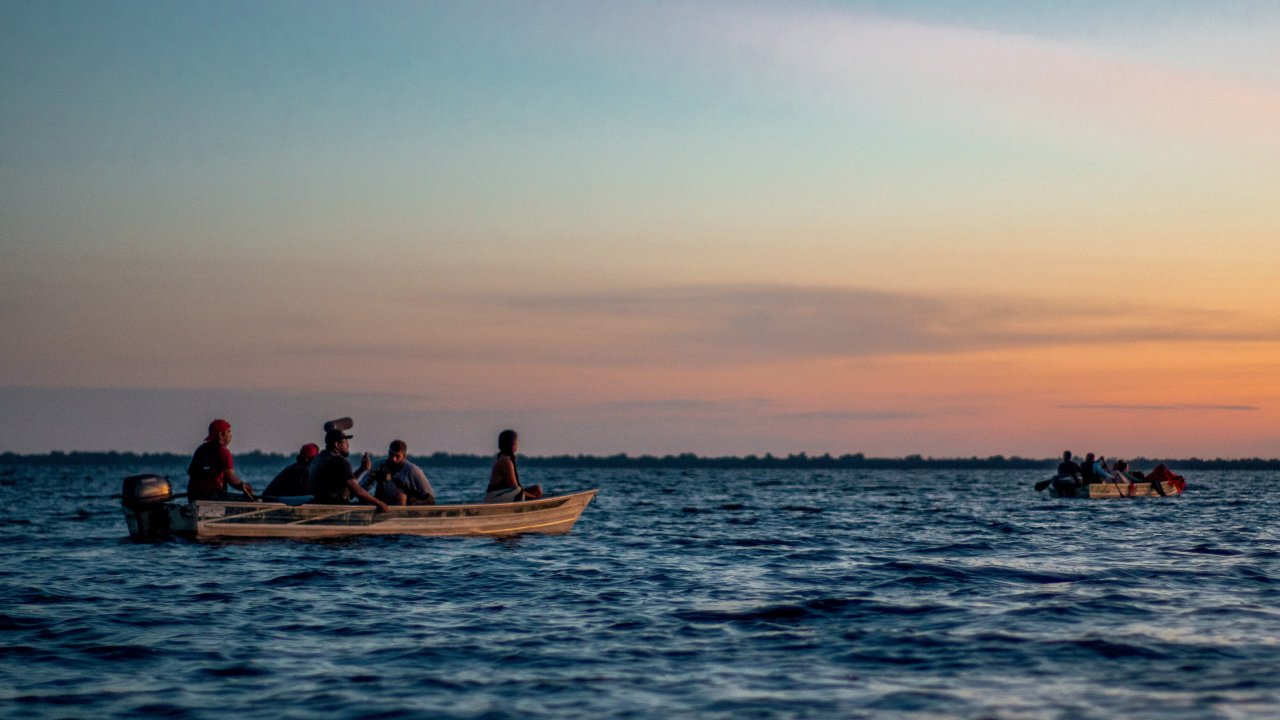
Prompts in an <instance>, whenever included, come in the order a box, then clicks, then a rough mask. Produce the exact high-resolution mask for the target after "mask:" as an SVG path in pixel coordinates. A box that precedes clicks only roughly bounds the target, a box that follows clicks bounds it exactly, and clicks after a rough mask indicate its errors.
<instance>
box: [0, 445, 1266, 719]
mask: <svg viewBox="0 0 1280 720" xmlns="http://www.w3.org/2000/svg"><path fill="white" fill-rule="evenodd" d="M142 470H148V471H155V470H158V471H162V472H167V473H173V474H174V475H175V476H176V475H177V471H178V468H154V467H146V468H143V467H133V466H129V467H110V468H87V469H86V468H57V467H44V468H31V467H23V466H3V465H0V508H3V509H2V510H0V541H2V543H3V548H4V551H3V554H2V555H0V715H3V716H5V717H10V718H23V717H33V718H53V717H76V718H83V717H118V718H124V717H137V716H140V715H144V714H145V715H152V716H157V717H172V718H226V717H243V718H277V717H283V718H311V717H333V718H400V717H405V718H409V717H414V718H417V717H435V718H450V717H458V718H472V717H484V718H507V717H511V718H514V717H544V718H566V717H569V718H573V717H584V718H586V717H591V718H594V717H641V718H655V717H657V718H660V717H671V716H679V717H700V718H742V717H747V718H752V717H760V718H775V717H777V718H806V717H820V718H827V717H853V718H857V717H875V718H881V717H888V718H895V717H901V718H1117V717H1129V718H1144V717H1150V718H1157V717H1158V718H1196V719H1201V718H1250V717H1257V718H1270V717H1276V716H1277V715H1280V676H1277V674H1276V672H1275V669H1276V668H1277V667H1280V533H1277V531H1276V530H1275V528H1274V518H1275V517H1277V515H1278V513H1277V510H1278V509H1280V508H1277V504H1278V503H1277V501H1276V500H1275V499H1274V498H1275V495H1274V494H1273V492H1272V491H1273V490H1274V489H1275V488H1276V481H1277V480H1278V479H1280V478H1277V477H1276V476H1274V475H1269V474H1250V473H1216V474H1214V473H1201V474H1188V478H1187V479H1188V482H1189V483H1190V489H1189V491H1188V493H1187V494H1186V495H1185V496H1183V497H1181V498H1175V499H1168V500H1116V501H1080V500H1054V499H1050V498H1049V497H1047V496H1046V495H1044V494H1043V493H1041V494H1037V493H1035V492H1034V491H1033V490H1032V489H1031V485H1032V483H1033V482H1034V481H1035V480H1038V479H1040V476H1039V475H1037V474H1026V473H1013V472H1008V473H956V472H946V473H923V472H921V473H915V472H887V471H886V472H791V471H778V472H763V471H762V472H711V471H696V472H679V471H667V472H653V471H643V472H642V471H612V472H590V473H587V472H582V471H577V470H574V471H568V470H541V471H539V472H537V473H532V471H531V472H530V473H526V474H528V475H529V477H528V478H527V480H530V481H536V482H542V483H543V484H544V485H546V486H549V487H550V489H552V490H560V491H568V490H577V489H583V488H588V487H599V488H600V489H601V492H600V495H599V497H598V498H597V499H596V501H595V502H594V503H593V504H592V505H591V506H590V507H589V508H587V511H586V513H585V514H584V515H583V517H582V519H581V520H580V521H579V523H578V525H577V526H576V527H575V528H574V530H573V532H572V533H571V534H569V535H565V536H558V537H556V536H549V537H543V536H528V537H523V538H519V539H514V540H493V539H471V538H443V539H441V538H436V539H432V538H414V537H396V538H387V537H381V538H365V539H358V540H347V541H341V542H289V541H259V542H250V543H236V544H201V543H193V542H184V541H172V542H164V543H158V544H144V545H136V544H133V543H131V542H129V541H128V540H127V536H126V531H125V526H124V521H123V518H122V517H121V513H120V510H119V507H118V505H117V503H116V500H115V499H114V498H113V497H112V496H113V494H114V493H116V492H117V491H118V487H119V482H120V479H121V478H122V477H123V476H125V475H127V474H131V473H134V472H138V471H142ZM427 470H428V473H429V475H430V476H431V479H432V481H433V483H434V484H435V486H436V489H437V490H438V491H439V492H440V494H441V496H442V498H443V499H445V500H449V499H456V500H463V499H465V500H473V499H475V498H476V496H477V495H478V492H479V489H480V487H481V486H482V484H483V481H484V475H485V473H484V471H483V470H481V471H465V472H464V471H461V470H439V469H432V468H429V467H428V468H427ZM270 474H271V472H269V471H268V470H266V469H264V470H263V471H261V473H256V474H255V473H253V472H252V471H249V472H247V473H246V476H247V477H248V479H249V480H251V481H253V482H254V483H255V484H256V485H257V486H259V487H262V486H264V485H265V481H266V480H267V479H268V478H269V475H270ZM534 474H536V475H538V477H533V475H534ZM179 489H181V488H179ZM51 498H59V500H58V501H57V502H49V499H51Z"/></svg>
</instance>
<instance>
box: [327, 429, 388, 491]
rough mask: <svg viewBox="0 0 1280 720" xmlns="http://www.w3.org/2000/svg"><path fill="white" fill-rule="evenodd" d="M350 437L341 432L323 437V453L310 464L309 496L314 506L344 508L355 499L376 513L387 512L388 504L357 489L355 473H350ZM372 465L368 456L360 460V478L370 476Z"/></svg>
mask: <svg viewBox="0 0 1280 720" xmlns="http://www.w3.org/2000/svg"><path fill="white" fill-rule="evenodd" d="M352 437H353V436H352V435H348V434H346V433H345V432H343V431H342V430H338V429H333V430H330V431H328V432H326V433H325V434H324V452H322V453H320V455H319V456H318V457H316V459H315V461H314V462H312V463H311V494H312V495H314V496H315V502H317V503H322V504H325V505H346V504H347V503H349V502H351V496H352V495H354V496H356V497H357V498H359V499H360V500H361V501H362V502H366V503H369V504H370V505H375V506H377V508H378V512H386V511H387V504H386V503H384V502H382V501H381V500H379V499H377V498H375V497H374V496H372V495H370V494H369V493H368V492H366V491H365V489H364V488H362V487H360V482H359V481H358V480H356V475H357V473H356V472H354V471H353V470H352V469H351V461H350V460H347V456H349V455H350V454H351V445H350V443H348V442H347V440H349V439H351V438H352ZM371 467H373V462H372V461H371V460H370V459H369V453H365V454H364V456H363V457H361V459H360V473H359V474H360V475H363V474H365V473H367V472H369V468H371Z"/></svg>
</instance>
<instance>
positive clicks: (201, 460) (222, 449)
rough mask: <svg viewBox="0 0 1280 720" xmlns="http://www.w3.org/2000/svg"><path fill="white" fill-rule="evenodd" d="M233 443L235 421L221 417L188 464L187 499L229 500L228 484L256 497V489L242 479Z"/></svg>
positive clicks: (210, 428)
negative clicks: (233, 423) (234, 456)
mask: <svg viewBox="0 0 1280 720" xmlns="http://www.w3.org/2000/svg"><path fill="white" fill-rule="evenodd" d="M230 444H231V423H229V422H227V421H226V420H223V419H221V418H219V419H217V420H214V421H213V422H211V423H209V435H208V436H207V437H205V439H204V442H203V443H202V444H201V445H200V447H198V448H196V451H195V454H194V455H192V456H191V463H190V464H188V465H187V499H188V500H189V501H190V500H226V499H227V498H228V497H229V496H228V494H227V485H230V486H231V487H234V488H237V489H239V490H242V491H244V494H245V495H248V496H249V497H250V498H252V497H253V488H252V487H251V486H250V485H249V483H247V482H245V481H243V480H241V479H240V476H239V475H237V474H236V471H235V461H234V460H233V459H232V458H231V451H230V450H228V449H227V446H228V445H230Z"/></svg>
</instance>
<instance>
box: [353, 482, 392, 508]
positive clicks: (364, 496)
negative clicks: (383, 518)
mask: <svg viewBox="0 0 1280 720" xmlns="http://www.w3.org/2000/svg"><path fill="white" fill-rule="evenodd" d="M347 487H348V488H350V489H351V494H352V495H355V496H356V497H358V498H360V499H361V500H363V501H365V502H367V503H369V504H370V505H376V506H377V507H378V512H386V511H387V504H386V503H384V502H382V501H381V500H379V499H378V498H376V497H374V496H372V495H370V494H369V493H368V492H367V491H366V490H365V489H364V488H362V487H360V483H359V481H357V480H356V479H355V478H351V479H350V480H348V481H347Z"/></svg>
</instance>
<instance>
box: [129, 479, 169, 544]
mask: <svg viewBox="0 0 1280 720" xmlns="http://www.w3.org/2000/svg"><path fill="white" fill-rule="evenodd" d="M172 499H173V488H172V487H170V485H169V478H168V477H165V476H163V475H151V474H144V475H130V476H129V477H127V478H125V479H124V487H123V488H122V489H121V490H120V504H121V505H123V506H124V519H125V522H126V523H128V525H129V537H130V538H132V539H134V540H153V539H155V538H160V537H164V536H166V535H168V534H169V511H168V509H166V508H165V503H167V502H169V501H170V500H172Z"/></svg>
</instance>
